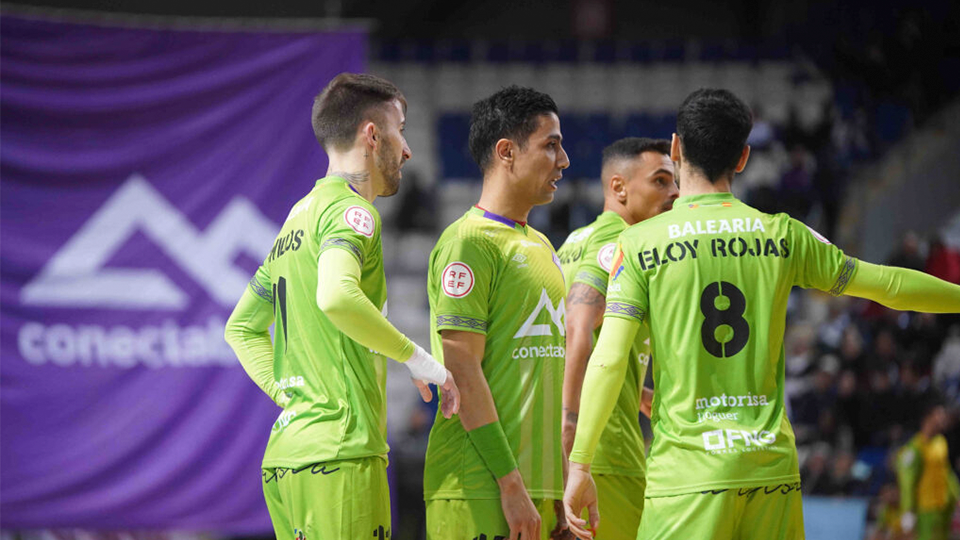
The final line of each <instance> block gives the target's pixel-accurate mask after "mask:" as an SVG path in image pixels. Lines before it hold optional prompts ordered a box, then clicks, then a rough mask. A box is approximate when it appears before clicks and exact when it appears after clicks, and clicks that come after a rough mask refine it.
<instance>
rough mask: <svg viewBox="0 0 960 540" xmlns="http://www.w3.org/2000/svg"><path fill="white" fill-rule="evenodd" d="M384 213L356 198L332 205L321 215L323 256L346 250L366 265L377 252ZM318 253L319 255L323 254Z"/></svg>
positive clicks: (319, 228)
mask: <svg viewBox="0 0 960 540" xmlns="http://www.w3.org/2000/svg"><path fill="white" fill-rule="evenodd" d="M379 233H380V214H379V213H378V212H377V210H376V209H375V208H374V207H373V206H372V205H370V204H369V203H367V202H366V201H362V200H359V199H357V198H356V197H345V198H343V199H340V200H339V201H336V202H335V203H333V204H331V205H330V206H329V207H328V208H327V209H326V210H325V211H324V212H323V214H321V217H320V221H319V223H318V224H317V239H318V241H319V244H320V251H319V253H323V252H324V251H326V250H328V249H344V250H347V251H349V252H350V253H352V254H353V256H354V257H356V258H357V261H358V262H359V263H360V266H363V263H364V261H365V260H366V259H367V257H368V256H370V255H371V254H372V253H373V252H374V250H375V249H377V239H378V238H379V237H380V234H379ZM319 253H318V255H319Z"/></svg>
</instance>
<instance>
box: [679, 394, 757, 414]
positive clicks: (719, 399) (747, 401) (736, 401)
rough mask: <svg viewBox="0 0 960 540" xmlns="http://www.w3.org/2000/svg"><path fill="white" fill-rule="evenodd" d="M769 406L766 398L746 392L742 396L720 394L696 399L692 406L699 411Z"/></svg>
mask: <svg viewBox="0 0 960 540" xmlns="http://www.w3.org/2000/svg"><path fill="white" fill-rule="evenodd" d="M769 404H770V402H769V401H768V400H767V396H764V395H761V394H752V393H749V392H748V393H747V394H746V395H742V396H728V395H726V394H721V395H719V396H711V397H702V398H697V399H696V402H695V404H694V406H695V407H696V409H697V410H698V411H699V410H703V409H707V408H716V407H764V406H767V405H769Z"/></svg>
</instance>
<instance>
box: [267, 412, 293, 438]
mask: <svg viewBox="0 0 960 540" xmlns="http://www.w3.org/2000/svg"><path fill="white" fill-rule="evenodd" d="M296 417H297V411H283V412H281V413H280V416H279V417H277V421H276V422H274V423H273V431H274V432H276V433H279V432H280V431H283V428H285V427H287V426H289V425H290V422H291V421H292V420H293V419H294V418H296Z"/></svg>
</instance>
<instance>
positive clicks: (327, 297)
mask: <svg viewBox="0 0 960 540" xmlns="http://www.w3.org/2000/svg"><path fill="white" fill-rule="evenodd" d="M360 272H361V268H360V263H359V261H357V259H356V257H354V256H353V255H352V254H351V253H350V252H348V251H347V250H343V249H328V250H326V251H324V252H323V253H321V254H320V257H319V258H318V261H317V307H319V308H320V310H321V311H323V314H324V315H326V316H327V318H328V319H330V322H332V323H333V324H334V326H336V327H337V329H339V330H340V331H341V332H343V333H344V334H346V335H347V337H349V338H350V339H352V340H354V341H356V342H357V343H359V344H361V345H363V346H364V347H367V348H369V349H373V350H375V351H377V352H379V353H380V354H384V355H386V356H389V357H390V358H395V359H396V360H397V361H399V362H402V363H404V365H406V366H407V368H409V369H410V374H411V376H412V377H413V378H414V380H415V381H421V382H420V383H418V384H417V386H418V388H419V389H420V395H421V396H422V397H423V399H424V400H425V401H429V400H430V399H431V398H432V395H431V393H430V390H429V388H428V387H427V386H426V384H423V383H434V384H436V385H438V386H440V388H441V389H443V391H444V392H443V403H442V404H441V411H442V412H443V415H444V416H445V417H447V418H450V416H452V415H454V414H456V413H457V412H458V411H459V408H460V392H459V390H458V389H457V385H456V382H455V379H454V377H453V375H451V374H450V372H449V371H447V370H446V369H445V368H444V367H443V365H442V364H440V363H439V362H437V361H436V360H435V359H434V358H433V357H432V356H430V354H429V353H427V352H426V351H424V350H423V349H422V348H421V347H419V346H418V345H416V344H415V343H414V342H413V341H411V340H410V338H408V337H407V336H405V335H403V334H402V333H401V332H400V331H399V330H397V329H396V327H394V326H393V325H392V324H390V321H388V320H387V318H386V317H385V316H384V315H383V314H382V313H380V310H378V309H377V308H376V307H375V306H374V305H373V302H371V301H370V299H369V298H367V296H366V295H365V294H363V291H362V290H361V289H360Z"/></svg>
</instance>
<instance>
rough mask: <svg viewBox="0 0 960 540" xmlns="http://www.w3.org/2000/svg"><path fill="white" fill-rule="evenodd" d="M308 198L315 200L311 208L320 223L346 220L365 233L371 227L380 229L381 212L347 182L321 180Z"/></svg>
mask: <svg viewBox="0 0 960 540" xmlns="http://www.w3.org/2000/svg"><path fill="white" fill-rule="evenodd" d="M307 198H311V199H314V200H313V201H312V202H311V206H313V211H314V212H316V215H317V219H318V220H320V221H327V222H330V221H339V220H345V221H346V222H347V223H348V224H351V223H353V224H358V223H359V224H360V225H358V226H360V227H361V228H362V229H363V230H364V231H366V229H367V228H369V226H370V225H372V226H373V229H379V227H380V212H379V211H378V210H377V208H376V207H375V206H374V205H373V204H372V203H371V202H370V201H368V200H366V199H364V198H363V197H361V196H360V194H359V193H357V192H355V191H354V190H353V189H351V187H350V184H348V183H346V182H324V181H323V180H320V181H318V182H317V185H316V186H314V188H313V190H311V191H310V193H309V194H308V195H307ZM354 228H356V227H354ZM358 232H361V231H358Z"/></svg>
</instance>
